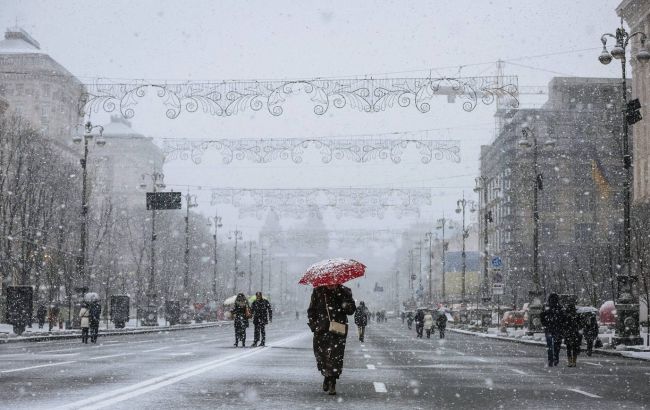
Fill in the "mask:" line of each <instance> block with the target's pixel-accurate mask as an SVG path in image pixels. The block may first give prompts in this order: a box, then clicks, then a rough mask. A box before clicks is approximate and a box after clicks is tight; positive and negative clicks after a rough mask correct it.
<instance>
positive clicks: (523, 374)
mask: <svg viewBox="0 0 650 410" xmlns="http://www.w3.org/2000/svg"><path fill="white" fill-rule="evenodd" d="M510 370H512V371H513V372H515V373H517V374H521V375H522V376H526V375H528V373H526V372H525V371H523V370H519V369H510Z"/></svg>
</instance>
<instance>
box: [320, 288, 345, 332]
mask: <svg viewBox="0 0 650 410" xmlns="http://www.w3.org/2000/svg"><path fill="white" fill-rule="evenodd" d="M325 311H326V312H327V319H328V320H329V322H330V328H329V331H330V333H333V334H335V335H339V336H345V335H347V334H348V327H347V325H346V324H345V323H339V322H335V321H333V320H332V319H331V318H330V309H329V307H328V306H327V296H325Z"/></svg>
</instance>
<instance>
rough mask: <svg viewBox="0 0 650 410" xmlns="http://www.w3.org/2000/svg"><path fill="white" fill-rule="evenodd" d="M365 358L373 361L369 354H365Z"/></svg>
mask: <svg viewBox="0 0 650 410" xmlns="http://www.w3.org/2000/svg"><path fill="white" fill-rule="evenodd" d="M363 358H364V359H371V358H372V356H370V355H369V354H364V355H363Z"/></svg>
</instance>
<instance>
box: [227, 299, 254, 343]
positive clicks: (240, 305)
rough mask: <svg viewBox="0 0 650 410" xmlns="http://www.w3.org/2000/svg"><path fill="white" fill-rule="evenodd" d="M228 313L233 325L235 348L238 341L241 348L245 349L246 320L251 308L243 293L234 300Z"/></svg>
mask: <svg viewBox="0 0 650 410" xmlns="http://www.w3.org/2000/svg"><path fill="white" fill-rule="evenodd" d="M230 313H231V315H232V319H233V323H234V324H235V347H237V346H238V345H239V341H240V340H241V347H246V328H247V327H248V319H249V318H250V317H251V308H250V306H248V300H246V296H244V294H243V293H240V294H238V295H237V297H236V298H235V305H234V306H233V308H232V310H231V311H230Z"/></svg>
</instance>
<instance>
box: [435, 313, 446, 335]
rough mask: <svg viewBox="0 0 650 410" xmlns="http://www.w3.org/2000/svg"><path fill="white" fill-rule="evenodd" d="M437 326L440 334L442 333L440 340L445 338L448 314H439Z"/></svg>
mask: <svg viewBox="0 0 650 410" xmlns="http://www.w3.org/2000/svg"><path fill="white" fill-rule="evenodd" d="M436 326H437V327H438V333H440V338H441V339H444V338H445V329H446V328H447V314H446V313H445V312H438V317H436Z"/></svg>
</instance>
